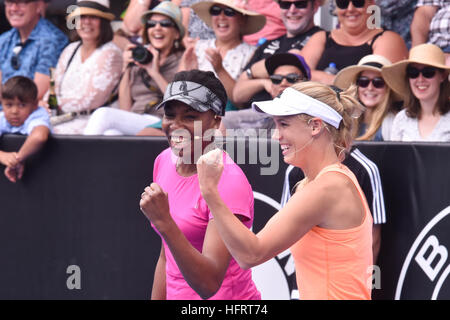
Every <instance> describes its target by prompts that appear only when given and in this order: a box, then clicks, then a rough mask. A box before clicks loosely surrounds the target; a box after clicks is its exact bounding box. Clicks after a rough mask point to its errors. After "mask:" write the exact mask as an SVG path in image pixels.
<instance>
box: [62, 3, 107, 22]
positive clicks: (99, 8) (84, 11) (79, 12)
mask: <svg viewBox="0 0 450 320" xmlns="http://www.w3.org/2000/svg"><path fill="white" fill-rule="evenodd" d="M76 6H77V8H76V9H75V10H74V11H72V12H71V13H70V14H69V15H68V16H67V20H70V19H72V18H74V17H78V16H95V17H100V18H103V19H106V20H109V21H112V20H114V19H115V16H114V14H113V13H112V12H111V9H110V5H109V0H90V1H85V0H78V1H77V4H76Z"/></svg>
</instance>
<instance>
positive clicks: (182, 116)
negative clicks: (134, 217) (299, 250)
mask: <svg viewBox="0 0 450 320" xmlns="http://www.w3.org/2000/svg"><path fill="white" fill-rule="evenodd" d="M226 102H227V96H226V92H225V88H224V87H223V85H222V84H221V82H220V81H219V80H218V79H217V78H216V77H215V76H214V74H213V73H212V72H204V71H199V70H192V71H184V72H179V73H177V74H176V75H175V78H174V80H173V82H171V83H170V84H169V85H168V87H167V90H166V93H165V95H164V100H163V102H162V103H161V104H160V105H159V106H157V108H161V107H164V117H163V120H162V130H163V132H164V133H165V134H166V136H167V139H168V141H169V145H170V148H168V149H166V150H165V151H163V152H162V153H161V154H160V155H159V156H158V157H157V159H156V160H155V163H154V170H153V181H154V182H153V183H151V184H150V186H148V187H146V188H145V191H144V192H143V193H142V195H141V201H140V207H141V210H142V212H143V213H144V214H145V215H146V216H147V218H148V219H149V220H150V221H151V223H152V226H153V228H155V230H156V231H157V232H158V234H159V235H160V236H161V238H162V245H161V254H160V257H159V259H158V263H157V265H156V269H155V276H154V281H153V290H152V299H189V300H191V299H200V298H202V299H240V300H241V299H242V300H250V299H260V298H261V296H260V293H259V292H258V290H257V289H256V286H255V284H254V283H253V281H252V277H251V271H250V270H243V269H241V268H240V267H239V265H238V264H237V262H236V261H235V260H234V259H233V258H232V257H231V255H230V253H229V252H228V250H227V248H226V247H225V245H224V243H223V241H222V239H221V238H220V236H219V233H218V232H217V228H216V224H215V220H214V218H213V216H212V214H211V212H210V210H209V208H208V206H207V204H206V202H205V200H204V199H203V197H202V195H201V192H200V188H199V182H198V176H197V167H196V162H197V159H198V158H199V157H200V156H201V155H202V154H203V153H205V152H207V151H208V150H209V149H211V147H212V146H214V142H212V141H213V132H214V130H217V129H218V128H219V125H220V121H221V116H223V114H224V112H225V106H226ZM214 147H215V146H214ZM222 157H223V162H224V163H225V166H224V173H223V175H222V177H221V179H220V182H219V183H218V190H219V193H220V194H221V196H222V198H223V199H224V202H225V204H226V206H227V207H228V208H229V209H230V211H231V212H233V213H234V214H235V215H236V217H237V218H238V219H239V220H240V221H241V223H242V224H243V225H245V227H246V228H250V227H251V225H252V223H253V192H252V188H251V186H250V184H249V183H248V181H247V178H246V177H245V175H244V173H243V172H242V170H241V169H240V168H239V167H238V166H237V165H236V164H235V163H234V162H233V161H232V160H231V158H229V156H228V155H227V154H226V153H225V152H222Z"/></svg>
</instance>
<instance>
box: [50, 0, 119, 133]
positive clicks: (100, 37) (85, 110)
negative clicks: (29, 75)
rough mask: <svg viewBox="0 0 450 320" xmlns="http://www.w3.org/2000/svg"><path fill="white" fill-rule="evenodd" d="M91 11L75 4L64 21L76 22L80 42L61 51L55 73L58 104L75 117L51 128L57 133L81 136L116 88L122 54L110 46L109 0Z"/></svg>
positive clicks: (82, 3)
mask: <svg viewBox="0 0 450 320" xmlns="http://www.w3.org/2000/svg"><path fill="white" fill-rule="evenodd" d="M94 2H97V4H98V6H95V8H90V7H88V6H86V2H83V1H80V2H79V3H77V6H78V9H77V10H75V11H73V12H72V13H71V14H69V16H68V17H67V19H68V20H69V21H74V19H75V21H77V20H78V21H79V25H78V26H77V28H76V33H77V35H78V37H79V38H80V40H79V41H76V42H73V43H71V44H70V45H68V46H67V48H66V49H64V51H63V53H62V54H61V57H60V59H59V61H58V65H57V67H56V72H55V88H56V94H57V98H58V104H59V107H60V108H61V111H62V112H63V113H74V114H75V118H74V119H72V120H70V121H68V122H64V123H61V124H59V125H56V126H54V133H56V134H82V132H83V129H84V127H85V126H86V123H87V120H88V118H89V114H90V113H91V112H92V111H93V110H94V109H96V108H98V107H101V106H102V105H104V104H105V103H106V102H107V100H108V98H109V97H110V95H111V93H112V91H113V89H114V87H115V86H116V85H117V83H118V81H119V77H120V73H121V69H122V53H121V51H120V49H119V48H118V47H117V46H116V45H115V44H113V43H112V41H111V40H112V39H113V31H112V28H111V24H110V22H111V20H113V19H114V15H113V14H112V13H111V12H110V10H109V1H108V0H97V1H94Z"/></svg>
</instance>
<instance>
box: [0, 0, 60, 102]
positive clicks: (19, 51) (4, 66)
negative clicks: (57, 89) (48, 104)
mask: <svg viewBox="0 0 450 320" xmlns="http://www.w3.org/2000/svg"><path fill="white" fill-rule="evenodd" d="M4 3H5V14H6V18H7V19H8V22H9V23H10V25H11V26H12V29H11V30H9V31H7V32H5V33H3V34H2V35H0V80H1V81H0V83H1V84H3V83H5V82H6V81H7V80H8V79H10V78H11V77H14V76H18V75H20V76H25V77H28V78H30V79H33V80H34V82H35V83H36V85H37V87H38V98H39V100H40V99H42V97H43V96H44V94H45V92H46V91H47V90H48V88H49V84H50V71H49V69H50V68H51V67H55V66H56V64H57V62H58V58H59V56H60V54H61V52H62V50H63V49H64V47H65V46H66V45H67V44H68V39H67V37H66V36H65V35H64V33H63V32H62V31H60V30H59V29H58V28H56V27H55V26H54V25H53V24H51V23H50V22H49V21H48V20H46V19H45V18H43V15H44V12H45V8H46V4H45V2H44V0H5V2H4Z"/></svg>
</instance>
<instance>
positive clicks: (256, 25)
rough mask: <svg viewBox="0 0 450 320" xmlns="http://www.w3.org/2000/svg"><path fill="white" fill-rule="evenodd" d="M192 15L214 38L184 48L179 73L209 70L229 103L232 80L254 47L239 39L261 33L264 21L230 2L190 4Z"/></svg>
mask: <svg viewBox="0 0 450 320" xmlns="http://www.w3.org/2000/svg"><path fill="white" fill-rule="evenodd" d="M192 9H193V10H194V12H195V13H196V14H197V15H198V16H199V17H200V18H201V19H202V20H203V21H204V22H205V23H206V25H208V26H210V27H211V28H212V29H213V30H214V35H215V38H214V39H209V40H197V41H196V42H195V43H194V44H193V45H191V46H189V47H188V48H186V51H185V53H184V55H183V58H182V60H181V62H180V70H192V69H199V70H203V71H212V72H214V73H215V74H216V76H217V77H218V78H219V80H220V81H221V82H222V83H223V85H224V86H225V89H226V90H227V95H228V98H229V99H230V100H231V102H233V99H232V95H233V89H234V87H235V84H236V79H237V78H238V77H239V75H240V74H241V72H242V70H243V68H244V66H245V65H246V64H247V62H248V61H249V60H250V58H251V56H252V55H253V52H254V51H255V49H256V48H255V47H254V46H251V45H249V44H247V43H245V42H243V40H242V37H243V36H244V35H247V34H252V33H255V32H257V31H259V30H261V29H262V28H263V27H264V24H265V23H266V18H265V17H264V16H263V15H260V14H258V13H256V12H253V11H249V10H247V9H246V7H245V6H240V5H237V4H235V2H233V1H232V0H214V1H201V2H198V3H196V4H194V5H192Z"/></svg>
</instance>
